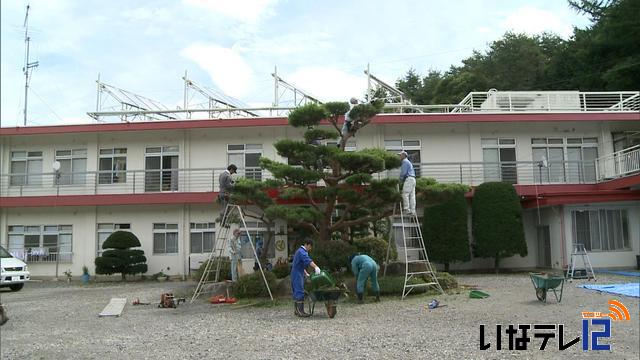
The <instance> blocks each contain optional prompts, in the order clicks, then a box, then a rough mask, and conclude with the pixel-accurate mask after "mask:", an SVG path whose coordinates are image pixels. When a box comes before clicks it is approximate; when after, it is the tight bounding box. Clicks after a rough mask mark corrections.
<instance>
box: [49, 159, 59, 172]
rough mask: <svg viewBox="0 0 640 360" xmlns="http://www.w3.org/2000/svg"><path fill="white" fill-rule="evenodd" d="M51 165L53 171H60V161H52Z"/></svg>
mask: <svg viewBox="0 0 640 360" xmlns="http://www.w3.org/2000/svg"><path fill="white" fill-rule="evenodd" d="M51 166H52V167H53V171H56V172H57V171H60V161H54V162H53V165H51Z"/></svg>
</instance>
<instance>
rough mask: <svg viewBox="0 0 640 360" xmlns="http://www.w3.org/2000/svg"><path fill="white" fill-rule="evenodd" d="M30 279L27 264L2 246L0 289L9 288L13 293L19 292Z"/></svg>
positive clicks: (0, 249)
mask: <svg viewBox="0 0 640 360" xmlns="http://www.w3.org/2000/svg"><path fill="white" fill-rule="evenodd" d="M30 278H31V274H30V273H29V271H28V269H27V264H25V263H24V262H23V261H22V260H20V259H17V258H15V257H14V256H13V255H11V254H10V253H9V252H8V251H7V250H6V249H5V248H3V247H2V246H0V288H2V287H9V288H10V289H11V290H12V291H18V290H20V289H22V287H23V286H24V283H26V282H27V281H29V279H30Z"/></svg>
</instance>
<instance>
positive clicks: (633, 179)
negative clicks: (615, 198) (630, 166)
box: [598, 174, 640, 190]
mask: <svg viewBox="0 0 640 360" xmlns="http://www.w3.org/2000/svg"><path fill="white" fill-rule="evenodd" d="M632 186H640V174H636V175H631V176H626V177H623V178H620V179H613V180H609V181H605V182H602V183H599V184H598V189H602V190H615V189H626V188H630V187H632Z"/></svg>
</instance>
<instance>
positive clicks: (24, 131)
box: [0, 112, 640, 136]
mask: <svg viewBox="0 0 640 360" xmlns="http://www.w3.org/2000/svg"><path fill="white" fill-rule="evenodd" d="M560 121H640V112H638V113H635V112H634V113H616V112H604V113H585V112H583V113H496V114H486V113H460V114H451V113H449V114H389V115H386V114H383V115H378V116H376V117H375V119H374V120H373V124H378V125H383V124H430V123H451V124H453V123H467V122H489V123H492V122H493V123H501V122H560ZM288 124H289V122H288V120H287V118H284V117H270V118H243V119H208V120H173V121H149V122H131V123H113V124H82V125H53V126H28V127H11V128H8V127H7V128H0V135H2V136H20V135H42V134H47V135H50V134H68V133H90V132H111V131H145V130H177V129H203V128H244V127H256V126H286V125H288Z"/></svg>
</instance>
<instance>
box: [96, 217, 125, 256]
mask: <svg viewBox="0 0 640 360" xmlns="http://www.w3.org/2000/svg"><path fill="white" fill-rule="evenodd" d="M116 231H131V224H111V223H108V224H98V244H97V248H96V250H97V251H96V253H97V255H98V256H102V244H104V241H105V240H107V238H108V237H109V235H111V234H113V233H114V232H116Z"/></svg>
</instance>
